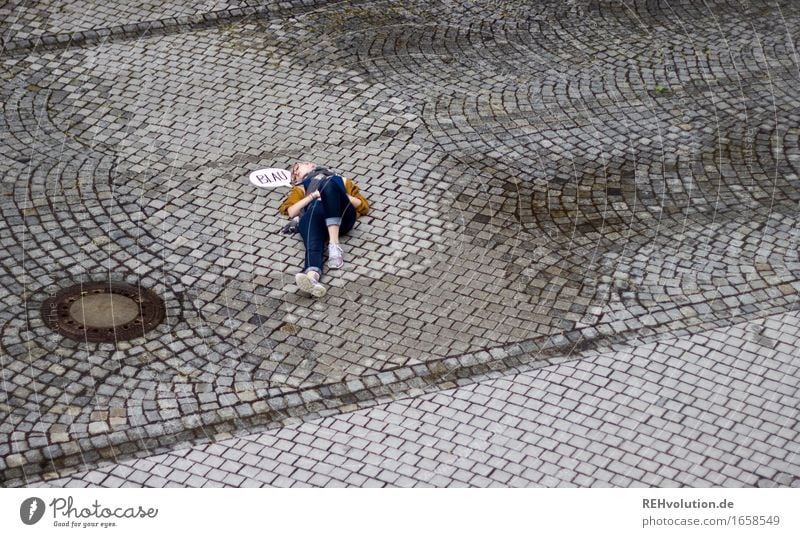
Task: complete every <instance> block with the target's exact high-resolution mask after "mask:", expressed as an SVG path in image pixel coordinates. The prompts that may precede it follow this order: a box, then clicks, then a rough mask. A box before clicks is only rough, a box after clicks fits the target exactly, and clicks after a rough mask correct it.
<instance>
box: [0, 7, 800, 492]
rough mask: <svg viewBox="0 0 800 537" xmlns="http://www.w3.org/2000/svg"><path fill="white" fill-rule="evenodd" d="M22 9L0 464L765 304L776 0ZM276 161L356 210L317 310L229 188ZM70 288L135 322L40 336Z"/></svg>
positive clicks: (779, 79) (2, 261)
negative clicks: (139, 312) (96, 288)
mask: <svg viewBox="0 0 800 537" xmlns="http://www.w3.org/2000/svg"><path fill="white" fill-rule="evenodd" d="M33 5H35V6H36V7H29V6H33ZM40 5H41V6H49V5H50V4H46V3H36V4H34V3H27V2H17V3H14V2H11V3H6V4H4V6H5V7H4V8H2V9H6V10H7V11H8V12H7V13H2V19H3V20H4V21H5V22H4V25H3V27H2V37H3V52H2V55H0V63H2V67H3V68H2V70H0V97H1V98H2V102H3V108H2V114H0V131H2V132H3V137H2V140H1V141H0V168H2V170H3V173H2V179H0V181H1V183H0V189H2V194H0V212H2V217H3V221H4V223H5V224H6V225H4V227H3V228H2V229H1V230H0V245H1V246H2V248H0V267H2V270H0V286H2V289H3V291H2V292H0V301H2V308H0V310H1V311H0V331H1V332H0V338H2V339H1V341H2V349H0V351H1V352H0V358H2V359H1V360H0V368H1V369H2V382H3V393H2V398H0V471H1V472H2V476H3V483H4V484H6V485H20V484H25V483H27V482H30V481H35V480H37V479H40V478H42V477H44V478H46V479H52V478H58V477H59V476H60V475H62V474H66V473H70V472H72V471H74V470H75V469H76V468H78V467H84V465H93V464H98V463H100V462H102V461H108V460H115V459H119V458H120V457H130V456H147V455H150V454H153V453H167V452H169V451H170V450H172V449H175V448H176V446H183V445H185V444H187V443H193V442H202V441H209V440H210V441H220V440H225V439H226V438H229V437H231V436H232V435H234V434H237V435H241V434H244V433H247V432H259V431H263V430H265V429H267V428H272V427H277V426H280V425H282V424H291V423H293V422H295V421H296V420H298V419H304V420H315V419H319V418H326V417H329V416H332V415H334V414H338V413H341V412H347V411H353V410H356V409H358V408H360V407H366V406H370V405H372V404H374V403H375V402H376V401H385V400H391V399H394V398H402V397H407V396H417V395H421V394H423V393H425V392H434V391H436V390H441V389H452V388H455V387H456V385H457V381H463V380H469V379H475V378H476V376H477V375H481V374H486V373H487V372H491V371H497V372H500V371H506V370H509V369H510V368H515V367H530V366H531V365H532V364H534V365H535V364H536V362H537V361H539V360H544V359H547V358H550V357H554V356H556V357H557V356H569V355H570V354H571V353H572V352H573V351H580V352H601V353H602V352H606V351H610V350H614V349H619V348H621V347H629V348H638V347H640V346H646V345H654V344H657V342H658V341H659V340H660V339H663V338H667V337H681V338H687V337H691V336H692V334H699V333H701V332H704V331H708V330H713V329H724V328H725V327H729V326H731V325H733V324H735V323H741V322H746V321H748V320H753V319H757V318H764V317H766V316H770V315H780V314H784V313H786V312H787V311H794V310H796V309H797V305H798V301H797V293H798V290H800V281H798V276H800V260H798V252H797V237H798V226H797V208H798V201H799V200H800V192H799V191H798V177H797V172H798V163H800V146H799V145H798V140H800V130H799V129H798V126H797V125H798V118H800V99H798V94H797V91H796V85H797V82H798V78H799V77H800V61H799V60H798V55H797V43H796V42H797V40H798V18H800V13H798V12H797V10H796V9H793V8H796V5H795V3H794V2H791V1H777V2H776V1H770V2H766V1H752V2H736V1H721V0H715V1H706V2H700V3H698V2H694V1H688V0H686V1H679V0H676V1H673V2H652V1H644V0H636V1H634V0H630V1H627V2H610V1H601V0H586V1H583V0H574V1H561V0H558V1H556V0H543V1H537V2H534V1H522V0H512V1H509V2H495V1H490V0H486V1H471V0H461V1H450V0H439V1H433V2H430V1H425V2H422V1H420V2H402V3H400V2H381V1H376V2H358V1H354V2H323V1H308V2H302V1H295V2H280V3H278V2H252V3H245V2H200V3H195V4H194V5H193V7H192V8H191V10H188V9H187V8H185V7H183V6H182V5H181V4H179V3H177V2H167V3H165V4H164V5H163V6H162V5H158V6H156V4H155V3H153V2H139V3H137V4H135V6H136V7H135V8H133V7H130V6H132V5H133V4H131V3H128V2H105V3H103V4H102V6H101V5H100V3H98V4H97V6H98V7H97V9H94V10H91V9H77V8H76V7H75V6H76V5H77V3H76V2H71V1H63V2H60V3H58V6H59V7H58V8H57V9H55V8H54V9H52V10H51V9H44V7H42V8H40V7H39V6H40ZM81 5H83V4H81ZM115 6H116V7H115ZM115 9H116V11H115ZM203 10H208V11H203ZM132 21H136V23H134V22H132ZM297 159H313V160H316V161H318V162H324V163H330V164H332V165H334V166H336V167H338V168H339V169H341V170H343V171H345V172H346V173H347V174H349V175H351V176H352V177H354V178H355V179H356V181H357V182H358V183H359V185H360V186H362V190H363V191H364V192H365V194H366V195H367V197H368V198H369V199H370V201H371V202H372V203H373V206H374V210H373V211H372V213H371V214H370V216H368V217H366V218H365V219H363V220H362V221H361V222H360V223H359V225H358V227H357V228H356V229H355V230H354V231H353V233H352V234H351V236H349V237H348V238H347V239H346V242H345V246H346V249H347V255H348V269H347V270H346V271H344V272H340V273H335V274H332V275H331V276H330V277H326V280H325V283H326V284H328V285H329V286H330V290H329V293H328V295H327V296H326V297H325V299H324V300H323V301H319V302H317V301H314V300H312V299H310V298H308V297H304V296H301V295H298V294H296V292H295V291H296V289H295V287H294V284H293V273H294V272H295V271H296V270H297V267H298V265H299V264H300V259H301V250H300V249H299V248H298V246H299V245H300V242H299V240H298V239H297V238H296V237H284V236H281V235H277V234H275V231H277V230H278V229H279V228H280V227H281V225H282V222H281V219H280V217H279V216H278V215H277V214H275V211H274V209H275V208H276V207H277V205H278V203H279V202H280V199H281V198H282V196H283V193H281V192H277V191H264V190H261V191H257V190H255V189H254V188H252V187H251V186H250V185H249V183H248V182H247V177H246V176H247V173H248V172H249V171H251V170H253V169H257V168H262V167H272V166H278V167H285V166H287V165H288V164H289V163H291V162H293V161H295V160H297ZM95 279H101V280H104V279H113V280H118V281H124V282H128V283H131V284H137V285H144V286H147V287H150V288H152V289H154V290H155V291H156V292H158V293H159V294H160V295H161V297H162V298H163V299H164V300H165V302H166V304H167V307H168V315H167V319H166V321H165V323H164V324H162V326H161V327H160V329H159V330H157V331H154V332H151V333H149V334H148V335H147V336H146V337H143V338H140V339H138V340H133V341H131V342H117V343H116V344H109V343H99V344H95V343H86V342H83V343H80V342H74V341H71V340H67V339H64V338H62V337H61V336H59V335H57V334H55V333H53V332H51V331H50V330H49V329H48V328H47V327H46V326H45V325H44V323H43V322H42V319H41V317H40V315H39V308H40V306H41V304H42V302H43V301H44V300H45V299H46V298H47V297H49V296H50V295H51V294H52V293H53V292H55V291H56V290H58V289H60V288H61V287H64V286H67V285H70V284H73V283H77V282H85V281H89V280H95ZM790 318H791V317H790ZM643 348H644V347H643ZM576 367H577V366H576ZM398 404H399V403H398ZM352 415H358V414H352ZM329 419H330V418H329ZM795 431H796V426H795Z"/></svg>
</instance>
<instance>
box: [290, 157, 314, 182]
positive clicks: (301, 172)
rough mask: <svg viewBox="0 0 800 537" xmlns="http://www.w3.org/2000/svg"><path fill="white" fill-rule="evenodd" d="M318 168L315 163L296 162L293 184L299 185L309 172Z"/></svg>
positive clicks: (293, 166) (293, 167) (293, 171)
mask: <svg viewBox="0 0 800 537" xmlns="http://www.w3.org/2000/svg"><path fill="white" fill-rule="evenodd" d="M316 167H317V165H316V164H314V163H313V162H295V163H294V165H292V183H293V184H297V183H299V182H300V180H301V179H303V177H305V176H306V174H307V173H308V172H310V171H311V170H313V169H314V168H316Z"/></svg>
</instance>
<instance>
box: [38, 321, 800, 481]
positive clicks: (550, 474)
mask: <svg viewBox="0 0 800 537" xmlns="http://www.w3.org/2000/svg"><path fill="white" fill-rule="evenodd" d="M797 321H798V318H797V312H793V313H787V314H781V315H774V316H770V317H767V318H765V319H761V320H758V321H756V322H753V323H745V324H740V325H734V326H730V327H728V328H725V329H720V330H713V331H708V332H705V333H702V334H698V335H695V336H693V337H691V338H686V339H678V340H674V339H673V340H665V341H663V342H661V343H659V344H651V345H645V346H641V347H638V348H636V349H632V350H629V351H628V352H618V353H608V354H606V353H594V352H591V353H581V355H580V356H576V357H575V358H580V359H579V360H567V361H563V362H562V363H555V364H547V365H544V366H543V367H541V368H538V369H536V370H533V371H523V372H518V373H515V374H509V375H504V376H501V377H499V378H494V379H486V380H482V381H480V382H477V383H470V384H468V385H465V386H462V387H459V388H457V389H453V390H445V391H442V392H440V393H437V394H434V395H430V396H425V397H419V398H413V399H405V400H400V401H394V402H391V403H387V404H383V405H378V406H376V407H373V408H370V409H366V410H360V411H358V412H352V413H346V414H342V415H339V416H334V417H330V418H326V419H322V420H315V421H311V422H306V423H301V424H298V425H292V426H288V427H284V428H282V429H279V430H277V431H267V432H265V433H262V434H257V435H251V436H243V437H240V438H232V439H229V440H225V441H222V442H216V443H212V444H208V445H205V446H197V447H194V448H192V449H184V450H178V451H173V452H171V453H168V454H164V455H157V456H152V457H146V458H142V459H139V460H136V461H126V462H121V463H119V464H111V465H107V466H104V467H102V468H98V469H96V470H91V471H84V472H80V473H76V474H74V475H72V476H69V477H66V478H63V479H59V480H55V481H51V482H47V483H36V486H55V487H93V486H101V487H119V486H122V485H125V486H134V487H201V486H202V487H308V486H313V487H430V486H434V487H463V486H470V487H497V486H501V487H523V486H528V487H529V486H546V487H611V486H614V487H634V486H636V487H641V486H647V487H679V486H689V487H712V486H714V487H720V486H722V487H760V488H770V487H797V486H800V465H798V464H797V462H796V460H795V458H796V457H795V456H796V453H797V451H798V449H800V427H798V420H797V404H798V395H800V393H799V392H798V388H797V381H798V380H799V379H798V371H800V369H798V365H800V364H799V363H798V362H799V361H798V358H797V355H796V353H795V352H794V350H795V347H794V342H796V341H797V336H798V332H797V330H798V324H797ZM539 365H543V364H539Z"/></svg>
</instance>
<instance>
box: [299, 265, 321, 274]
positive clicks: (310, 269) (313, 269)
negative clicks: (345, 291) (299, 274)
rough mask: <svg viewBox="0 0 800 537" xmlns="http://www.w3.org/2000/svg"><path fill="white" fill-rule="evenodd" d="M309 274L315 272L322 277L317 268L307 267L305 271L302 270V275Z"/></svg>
mask: <svg viewBox="0 0 800 537" xmlns="http://www.w3.org/2000/svg"><path fill="white" fill-rule="evenodd" d="M309 272H316V273H317V274H319V275H320V276H321V275H322V271H321V270H320V269H319V268H317V267H308V268H306V269H303V273H305V274H308V273H309Z"/></svg>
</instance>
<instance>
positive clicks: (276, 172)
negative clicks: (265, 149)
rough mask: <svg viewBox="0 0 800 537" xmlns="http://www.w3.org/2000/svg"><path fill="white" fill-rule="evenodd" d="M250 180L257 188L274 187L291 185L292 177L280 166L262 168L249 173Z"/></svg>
mask: <svg viewBox="0 0 800 537" xmlns="http://www.w3.org/2000/svg"><path fill="white" fill-rule="evenodd" d="M250 182H251V183H252V184H253V186H257V187H258V188H276V187H281V186H291V184H292V177H291V174H290V173H289V170H282V169H281V168H264V169H263V170H256V171H254V172H253V173H251V174H250Z"/></svg>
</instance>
